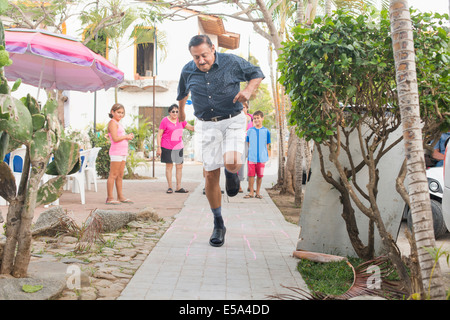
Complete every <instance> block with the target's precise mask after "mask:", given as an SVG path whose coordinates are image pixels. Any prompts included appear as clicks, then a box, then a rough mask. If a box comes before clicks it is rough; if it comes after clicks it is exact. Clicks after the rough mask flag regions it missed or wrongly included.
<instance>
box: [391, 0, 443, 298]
mask: <svg viewBox="0 0 450 320" xmlns="http://www.w3.org/2000/svg"><path fill="white" fill-rule="evenodd" d="M389 12H390V20H391V32H392V46H393V51H394V61H395V69H396V80H397V90H398V97H399V106H400V114H401V119H402V126H403V137H404V142H405V155H406V159H407V172H408V173H407V177H408V181H409V188H408V190H409V196H410V203H411V215H412V221H413V230H414V238H415V241H416V245H417V249H418V259H419V266H420V270H421V276H422V279H421V283H422V286H423V287H422V288H421V292H420V294H421V297H422V298H425V297H426V295H429V297H430V298H431V299H444V298H445V290H444V287H443V285H442V275H441V270H440V266H439V263H438V262H437V263H436V265H435V264H434V259H433V257H432V256H431V255H430V253H429V252H428V251H427V250H426V249H432V248H434V247H435V240H434V233H433V219H432V214H431V204H430V195H429V192H428V183H427V177H426V174H425V159H424V151H423V145H422V144H423V141H422V129H421V125H420V123H421V121H420V109H419V94H418V88H417V76H416V64H415V52H414V40H413V33H412V23H411V16H410V13H409V6H408V1H407V0H391V1H390V8H389Z"/></svg>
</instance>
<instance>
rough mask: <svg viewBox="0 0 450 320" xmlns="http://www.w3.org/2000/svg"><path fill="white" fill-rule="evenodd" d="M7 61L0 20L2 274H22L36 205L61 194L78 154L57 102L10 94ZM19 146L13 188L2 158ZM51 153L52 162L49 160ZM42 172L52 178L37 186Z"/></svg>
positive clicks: (77, 165)
mask: <svg viewBox="0 0 450 320" xmlns="http://www.w3.org/2000/svg"><path fill="white" fill-rule="evenodd" d="M10 63H11V61H10V59H9V57H8V52H7V51H6V50H5V44H4V29H3V24H2V23H1V21H0V196H2V197H3V198H4V199H6V201H8V203H9V207H8V213H7V217H6V225H5V226H6V243H5V245H4V250H3V256H0V273H1V274H11V275H13V276H14V277H19V278H20V277H26V274H27V269H28V264H29V261H30V257H31V240H32V239H31V223H32V219H33V216H34V209H35V207H36V206H39V205H41V204H48V203H51V202H53V201H55V200H56V199H57V198H59V196H60V195H61V194H62V191H63V186H64V184H65V180H66V177H65V176H66V175H68V174H70V173H72V172H75V171H76V170H78V169H79V166H80V156H79V147H78V145H77V144H76V143H73V142H71V141H64V140H62V138H61V133H62V132H61V127H60V124H59V121H58V114H57V102H56V101H54V100H48V101H47V103H46V104H45V105H44V106H43V107H42V108H40V106H39V104H38V103H37V101H36V100H35V99H34V98H32V97H31V96H30V95H28V96H27V97H26V98H22V99H21V100H18V99H15V98H13V97H12V96H11V89H10V88H9V86H8V82H7V80H6V78H5V76H4V72H3V67H4V66H6V65H8V64H10ZM18 85H20V81H16V83H15V84H14V86H13V89H12V90H15V89H17V87H18ZM21 145H24V146H25V147H26V155H25V159H24V164H23V173H22V178H21V181H20V183H19V186H18V187H17V186H16V181H15V178H14V176H13V174H12V172H11V170H10V168H9V166H8V165H7V164H6V163H5V162H3V159H4V157H5V155H6V154H7V153H8V152H10V151H12V150H14V149H16V148H17V147H18V146H21ZM51 157H54V160H53V161H52V162H51V163H50V164H49V162H50V159H51ZM45 173H47V174H50V175H52V176H53V178H52V179H49V180H48V181H47V182H46V183H45V184H43V185H40V183H41V179H42V177H43V176H44V174H45ZM16 248H17V250H16Z"/></svg>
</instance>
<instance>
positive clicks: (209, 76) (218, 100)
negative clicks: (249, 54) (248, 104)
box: [177, 51, 264, 119]
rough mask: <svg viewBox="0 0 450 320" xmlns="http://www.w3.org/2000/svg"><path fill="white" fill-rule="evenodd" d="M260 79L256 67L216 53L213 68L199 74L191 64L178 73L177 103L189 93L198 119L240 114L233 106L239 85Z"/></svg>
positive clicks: (239, 59) (242, 60) (237, 104)
mask: <svg viewBox="0 0 450 320" xmlns="http://www.w3.org/2000/svg"><path fill="white" fill-rule="evenodd" d="M256 78H264V74H263V73H262V71H261V69H260V68H259V67H256V66H254V65H252V64H251V63H249V62H248V61H247V60H245V59H243V58H241V57H238V56H236V55H233V54H227V53H220V52H217V51H216V58H215V61H214V64H213V65H212V67H211V69H210V70H209V71H208V72H203V71H200V70H199V69H198V68H197V66H196V65H195V62H194V61H193V60H192V61H190V62H189V63H187V64H186V65H185V66H184V68H183V70H182V71H181V76H180V82H179V83H178V96H177V100H182V99H183V98H185V97H186V96H187V95H189V92H190V93H191V99H192V104H193V106H194V115H195V116H196V117H197V118H200V119H210V118H213V117H216V116H227V115H230V114H234V113H236V112H238V111H240V110H242V104H241V103H240V102H236V103H233V99H234V97H235V96H236V95H237V94H238V93H239V91H240V83H241V82H247V81H250V80H252V79H256Z"/></svg>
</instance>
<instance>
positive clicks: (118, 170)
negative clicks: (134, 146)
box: [106, 103, 134, 205]
mask: <svg viewBox="0 0 450 320" xmlns="http://www.w3.org/2000/svg"><path fill="white" fill-rule="evenodd" d="M124 116H125V108H124V106H123V105H121V104H120V103H116V104H114V105H113V106H112V108H111V112H110V113H109V117H110V118H112V119H111V121H109V123H108V135H109V139H110V140H111V147H110V148H109V156H110V157H111V166H110V169H109V177H108V181H107V183H106V189H107V192H108V196H107V198H106V204H115V205H117V204H121V203H122V202H123V203H132V201H131V200H130V199H127V198H125V197H124V196H123V194H122V180H123V173H124V170H125V162H126V160H127V155H128V140H131V139H133V138H134V136H133V134H132V133H129V134H126V133H125V129H124V128H123V127H122V125H121V124H120V120H121V119H122V118H123V117H124ZM114 184H115V185H116V191H117V200H114V196H113V191H114Z"/></svg>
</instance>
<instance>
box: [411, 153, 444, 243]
mask: <svg viewBox="0 0 450 320" xmlns="http://www.w3.org/2000/svg"><path fill="white" fill-rule="evenodd" d="M449 162H450V160H449V161H447V162H446V164H447V167H449ZM443 171H444V167H431V168H428V169H427V179H428V190H429V192H430V201H431V213H432V215H433V228H434V236H435V238H436V239H438V238H440V237H442V236H443V235H444V234H445V233H446V232H447V226H450V199H449V198H450V189H449V188H450V180H449V177H450V169H449V170H447V176H448V177H447V180H446V181H447V184H446V186H447V191H446V192H447V194H448V195H447V204H446V205H444V203H443V199H442V198H443V193H444V189H445V188H444V173H443ZM444 208H445V209H447V210H443V209H444ZM403 215H404V216H403V217H404V218H406V222H407V224H408V227H409V229H410V230H411V228H412V219H411V213H410V210H409V207H408V206H407V205H405V209H404V211H403Z"/></svg>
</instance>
